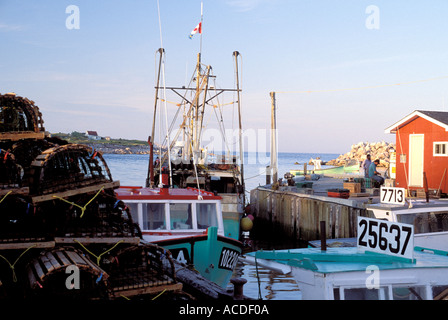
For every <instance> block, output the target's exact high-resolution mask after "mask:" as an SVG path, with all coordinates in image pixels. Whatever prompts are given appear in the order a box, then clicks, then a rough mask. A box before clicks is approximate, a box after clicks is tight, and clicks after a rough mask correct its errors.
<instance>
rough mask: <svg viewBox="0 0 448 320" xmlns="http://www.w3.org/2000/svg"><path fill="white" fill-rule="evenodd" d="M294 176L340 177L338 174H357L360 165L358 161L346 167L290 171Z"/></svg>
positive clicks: (315, 167) (316, 167) (317, 167)
mask: <svg viewBox="0 0 448 320" xmlns="http://www.w3.org/2000/svg"><path fill="white" fill-rule="evenodd" d="M289 172H290V173H291V174H292V175H294V176H302V175H304V174H306V173H307V174H311V173H314V174H321V175H338V174H357V173H358V172H359V163H358V162H357V161H356V162H355V161H354V162H350V163H348V164H347V165H344V166H329V167H321V166H314V167H313V168H310V169H307V170H290V171H289Z"/></svg>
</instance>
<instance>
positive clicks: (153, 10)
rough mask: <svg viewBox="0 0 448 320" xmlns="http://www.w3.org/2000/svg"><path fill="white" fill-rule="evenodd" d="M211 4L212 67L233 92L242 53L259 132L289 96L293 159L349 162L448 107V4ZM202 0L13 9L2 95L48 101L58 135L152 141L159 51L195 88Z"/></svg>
mask: <svg viewBox="0 0 448 320" xmlns="http://www.w3.org/2000/svg"><path fill="white" fill-rule="evenodd" d="M203 3H204V23H203V36H202V61H203V62H204V63H205V64H209V65H211V66H212V67H213V73H214V74H215V75H216V76H217V79H219V84H220V85H221V86H222V87H230V88H233V87H234V83H235V80H234V60H233V58H232V52H233V51H238V52H240V54H241V57H242V60H241V61H242V63H241V65H240V68H241V70H240V72H241V74H242V89H243V95H242V108H243V127H244V129H245V130H252V131H253V132H258V133H260V132H261V134H262V133H263V132H264V131H263V130H267V129H269V127H270V107H271V105H270V104H271V100H270V97H269V93H270V92H271V91H274V92H276V98H277V106H278V111H277V120H278V123H277V125H278V129H279V130H278V135H279V137H278V138H279V151H282V152H326V153H345V152H347V151H348V150H349V149H350V146H351V145H352V144H355V143H358V142H360V141H369V142H374V141H381V140H385V141H394V140H395V136H393V135H386V134H385V133H384V129H385V128H386V127H388V126H390V125H391V124H393V123H395V122H396V121H398V120H400V119H401V118H403V117H405V116H406V115H408V114H409V113H411V112H412V111H414V110H416V109H422V110H445V111H448V100H447V90H446V88H447V86H448V78H447V77H448V63H447V62H448V41H447V34H448V19H447V18H446V16H447V13H448V1H446V0H431V1H410V0H406V1H405V0H384V1H380V0H369V1H364V0H340V1H334V0H327V1H324V0H307V1H305V0H204V1H203ZM200 4H201V0H159V7H160V21H161V24H159V15H158V3H157V0H145V1H143V0H128V1H124V0H121V1H118V0H95V1H77V0H71V1H63V0H39V1H31V0H28V1H23V0H15V1H6V0H0V75H1V76H0V92H1V93H6V92H15V93H16V94H18V95H20V96H24V97H28V98H30V99H32V100H34V101H35V102H36V104H37V105H38V106H39V108H40V109H41V111H42V113H43V118H44V121H45V128H46V130H47V131H50V132H58V131H62V132H72V131H85V130H96V131H98V133H99V134H100V135H102V136H111V137H114V138H119V137H122V138H129V139H131V138H136V139H142V140H146V139H147V137H148V135H149V133H150V128H151V124H152V110H153V105H154V84H155V69H156V54H155V53H156V51H157V49H158V48H159V47H161V40H162V41H163V46H164V48H165V51H166V63H165V70H166V84H167V85H172V86H179V85H184V84H185V81H186V79H187V77H188V78H189V77H190V73H191V72H192V71H193V68H194V65H195V62H196V54H197V52H198V50H199V43H200V37H199V36H198V35H195V36H194V37H193V39H189V38H188V36H189V34H190V31H191V30H192V29H193V28H194V27H195V26H196V25H197V23H198V22H199V21H200ZM70 5H75V6H76V7H77V8H78V9H79V13H76V12H75V11H71V10H70V8H72V7H69V6H70ZM78 18H79V19H78ZM78 21H79V26H77V25H76V23H77V22H78ZM160 26H161V29H160ZM78 27H79V28H78ZM160 34H162V38H161V37H160ZM421 80H428V81H421ZM217 81H218V80H217ZM394 84H400V85H394ZM346 89H355V90H346ZM168 108H174V109H175V108H176V107H175V105H168ZM267 137H269V136H268V134H267Z"/></svg>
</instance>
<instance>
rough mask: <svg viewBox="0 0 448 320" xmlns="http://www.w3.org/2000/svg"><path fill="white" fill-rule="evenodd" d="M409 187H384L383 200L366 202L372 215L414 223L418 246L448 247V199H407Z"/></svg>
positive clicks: (415, 240)
mask: <svg viewBox="0 0 448 320" xmlns="http://www.w3.org/2000/svg"><path fill="white" fill-rule="evenodd" d="M405 194H406V191H405V189H402V188H381V193H380V200H381V203H377V204H368V205H366V209H367V212H368V214H369V216H370V217H372V218H376V219H382V220H388V221H391V222H401V223H407V224H412V225H413V226H414V232H415V237H414V243H415V245H416V246H421V247H427V248H433V249H437V250H445V251H448V201H447V200H443V199H439V200H433V199H430V200H428V201H427V200H424V199H419V200H412V199H409V198H407V199H405V197H404V195H405Z"/></svg>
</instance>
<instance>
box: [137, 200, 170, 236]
mask: <svg viewBox="0 0 448 320" xmlns="http://www.w3.org/2000/svg"><path fill="white" fill-rule="evenodd" d="M142 205H143V228H142V229H143V230H165V229H166V223H165V204H164V203H143V204H142Z"/></svg>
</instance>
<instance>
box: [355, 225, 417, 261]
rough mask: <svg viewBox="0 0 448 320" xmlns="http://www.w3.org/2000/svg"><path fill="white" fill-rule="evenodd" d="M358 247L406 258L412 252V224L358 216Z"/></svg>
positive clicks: (410, 256) (410, 257)
mask: <svg viewBox="0 0 448 320" xmlns="http://www.w3.org/2000/svg"><path fill="white" fill-rule="evenodd" d="M357 244H358V248H361V249H364V250H366V251H373V252H378V253H384V254H389V255H394V256H399V257H403V258H407V259H412V257H413V252H414V226H413V225H410V224H404V223H398V222H391V221H386V220H377V219H371V218H365V217H358V239H357Z"/></svg>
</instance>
